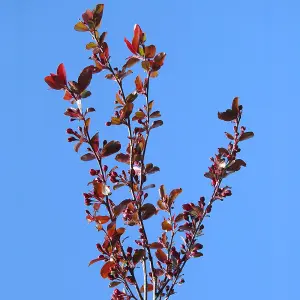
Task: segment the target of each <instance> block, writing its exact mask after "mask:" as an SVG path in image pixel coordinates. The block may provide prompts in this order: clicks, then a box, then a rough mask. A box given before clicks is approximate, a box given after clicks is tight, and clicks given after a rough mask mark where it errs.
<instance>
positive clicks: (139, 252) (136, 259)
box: [132, 249, 145, 265]
mask: <svg viewBox="0 0 300 300" xmlns="http://www.w3.org/2000/svg"><path fill="white" fill-rule="evenodd" d="M144 256H145V250H144V249H137V250H135V251H134V254H133V257H132V262H133V263H134V264H135V265H136V264H137V263H138V262H139V261H140V260H141V259H142V258H143V257H144Z"/></svg>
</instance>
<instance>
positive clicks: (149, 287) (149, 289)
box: [140, 283, 153, 293]
mask: <svg viewBox="0 0 300 300" xmlns="http://www.w3.org/2000/svg"><path fill="white" fill-rule="evenodd" d="M151 291H153V284H151V283H147V292H151ZM140 292H141V293H144V285H142V286H141V288H140Z"/></svg>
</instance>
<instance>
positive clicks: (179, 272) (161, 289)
mask: <svg viewBox="0 0 300 300" xmlns="http://www.w3.org/2000/svg"><path fill="white" fill-rule="evenodd" d="M240 120H241V115H239V116H238V117H237V119H236V120H235V123H236V128H237V129H236V131H235V132H236V133H238V128H239V124H240ZM238 138H239V136H237V137H235V140H234V145H235V146H237V144H238ZM235 150H236V149H235V147H233V149H232V151H231V154H233V152H234V151H235ZM223 178H224V177H222V176H220V178H219V179H218V181H217V183H216V185H215V187H214V191H213V194H212V196H211V198H210V201H209V204H208V205H207V206H206V209H205V210H204V213H203V215H202V216H201V218H200V220H199V222H198V225H197V228H196V231H195V232H194V234H193V237H192V240H191V243H190V245H189V247H188V250H187V251H186V253H189V252H190V251H191V248H192V246H193V245H194V243H195V241H196V236H197V234H198V232H199V230H200V227H201V225H202V222H203V220H204V218H205V216H206V215H207V207H209V206H211V205H212V203H213V202H214V201H215V196H216V193H217V191H218V190H219V188H220V185H221V183H222V180H223ZM187 261H188V259H186V254H185V255H184V257H183V263H182V265H181V267H180V268H179V270H178V272H177V274H176V276H175V279H174V280H173V283H172V285H171V287H170V289H169V291H168V293H167V295H166V299H165V300H168V299H169V297H170V294H171V292H172V290H173V288H174V286H175V284H176V283H177V280H178V278H179V276H180V274H181V272H182V270H183V268H184V266H185V265H186V263H187ZM169 282H170V279H168V280H167V281H166V282H165V283H164V284H163V286H162V287H161V288H160V289H159V291H158V292H157V294H156V298H155V299H158V297H159V296H160V295H161V293H162V292H163V290H164V288H165V287H166V286H167V284H168V283H169ZM155 299H154V300H155Z"/></svg>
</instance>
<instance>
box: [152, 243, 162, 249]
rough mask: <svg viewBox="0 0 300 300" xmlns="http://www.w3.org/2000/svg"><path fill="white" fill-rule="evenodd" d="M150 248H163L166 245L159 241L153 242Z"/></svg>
mask: <svg viewBox="0 0 300 300" xmlns="http://www.w3.org/2000/svg"><path fill="white" fill-rule="evenodd" d="M149 248H150V249H163V248H164V246H163V245H162V244H161V243H159V242H153V243H151V244H150V245H149Z"/></svg>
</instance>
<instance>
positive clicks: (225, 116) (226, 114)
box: [218, 109, 237, 122]
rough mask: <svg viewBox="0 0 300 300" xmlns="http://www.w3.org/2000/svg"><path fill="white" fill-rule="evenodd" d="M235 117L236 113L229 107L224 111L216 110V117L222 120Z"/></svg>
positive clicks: (231, 119)
mask: <svg viewBox="0 0 300 300" xmlns="http://www.w3.org/2000/svg"><path fill="white" fill-rule="evenodd" d="M236 117H237V115H236V113H235V112H234V111H232V110H231V109H227V110H226V111H225V112H218V118H219V119H220V120H223V121H227V122H228V121H233V120H235V119H236Z"/></svg>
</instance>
